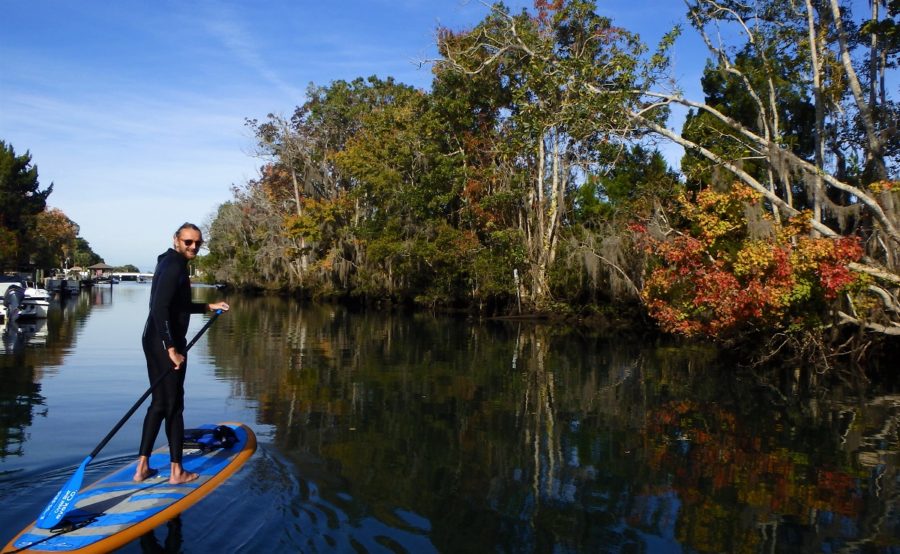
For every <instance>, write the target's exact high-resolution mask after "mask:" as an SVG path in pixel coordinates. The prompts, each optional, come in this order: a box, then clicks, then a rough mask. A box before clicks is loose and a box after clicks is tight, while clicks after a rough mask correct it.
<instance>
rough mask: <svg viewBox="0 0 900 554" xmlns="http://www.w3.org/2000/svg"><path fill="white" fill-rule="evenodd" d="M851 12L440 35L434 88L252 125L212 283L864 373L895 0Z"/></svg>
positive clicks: (888, 200)
mask: <svg viewBox="0 0 900 554" xmlns="http://www.w3.org/2000/svg"><path fill="white" fill-rule="evenodd" d="M869 8H870V10H869V11H868V12H866V13H854V12H853V11H852V10H851V9H850V5H849V4H847V3H843V2H841V1H839V0H802V1H800V0H758V1H755V2H751V3H746V2H738V1H735V0H687V1H686V9H687V13H686V16H685V21H684V24H683V25H681V26H676V27H675V28H673V29H672V30H671V32H669V33H667V34H666V35H665V36H664V37H663V38H662V40H661V41H660V43H659V44H658V45H656V46H654V47H653V48H650V47H648V46H647V45H646V44H645V43H644V42H642V41H641V39H640V37H639V36H638V35H637V34H635V33H633V32H631V31H629V30H627V29H624V28H622V27H619V26H617V25H615V24H614V22H613V20H612V19H611V18H609V17H606V16H603V15H601V14H599V13H598V11H597V6H596V4H595V2H593V1H590V0H554V1H550V0H536V1H535V4H534V9H532V10H523V11H521V12H518V13H513V12H511V11H510V10H509V9H507V8H506V7H505V6H504V5H503V4H499V3H498V4H495V5H494V6H493V7H492V9H491V10H490V13H488V14H487V15H486V16H485V18H484V19H483V20H482V21H481V22H479V23H478V24H477V25H476V26H475V27H474V28H472V29H470V30H464V31H455V30H451V29H446V28H442V29H439V32H438V52H439V56H438V58H437V59H435V60H430V61H429V62H430V64H431V67H432V70H433V75H434V77H433V81H432V86H431V90H430V91H422V90H417V89H415V88H413V87H410V86H407V85H404V84H402V83H398V82H396V81H395V80H394V79H392V78H390V77H387V78H379V77H375V76H372V77H369V78H357V79H355V80H352V81H334V82H332V83H330V84H329V85H326V86H319V85H310V87H309V89H308V91H307V100H306V102H305V103H304V104H303V105H301V106H298V107H296V109H295V110H294V112H293V113H292V114H291V115H290V116H281V115H275V114H270V115H269V116H268V117H267V118H266V119H265V120H262V121H260V120H248V125H249V127H250V128H251V129H252V130H253V132H254V133H255V137H256V139H257V143H258V146H259V154H260V155H261V156H263V157H264V158H265V163H264V165H263V167H262V171H261V176H260V177H259V178H258V179H255V180H252V181H250V182H248V183H246V185H244V186H240V187H235V188H234V189H233V198H232V200H230V201H229V202H226V203H225V204H223V205H221V206H220V207H219V208H218V211H217V213H216V214H215V215H214V216H213V217H212V220H211V222H210V225H209V235H210V241H209V255H208V256H206V257H205V258H204V264H205V265H206V269H207V270H208V272H209V273H210V275H211V276H212V277H213V278H214V279H216V280H217V281H220V282H227V283H230V284H232V285H234V286H237V287H246V288H270V289H279V290H289V291H293V292H295V293H298V294H302V295H307V296H340V297H346V298H355V299H360V300H365V301H370V302H372V301H374V302H385V301H389V302H397V303H413V304H416V305H419V306H425V307H440V308H445V309H447V308H451V309H466V310H472V311H477V312H479V313H483V314H492V315H502V314H516V313H554V314H564V315H576V316H596V315H604V314H610V313H622V310H628V311H627V313H628V314H629V317H630V316H631V314H634V313H637V314H645V315H647V316H649V318H650V320H652V321H653V322H654V323H655V324H657V325H658V326H659V327H660V328H661V329H662V330H664V331H667V332H671V333H675V334H680V335H684V336H689V337H701V338H713V339H715V340H718V341H722V342H725V343H738V342H746V341H747V340H748V339H749V340H754V341H758V340H759V339H760V338H762V339H763V340H767V341H770V342H769V344H768V346H769V349H770V350H771V351H778V350H779V349H781V348H782V347H783V346H785V345H787V346H789V347H790V349H791V350H792V351H795V352H807V351H812V352H815V353H816V354H817V355H824V354H825V353H833V351H834V348H837V346H836V345H838V344H842V345H844V346H846V345H848V344H851V343H852V344H853V345H854V346H852V347H847V348H848V349H850V350H848V351H853V352H856V353H860V352H864V351H865V346H862V345H868V344H869V343H870V341H872V340H876V339H879V338H881V337H890V336H896V335H900V301H898V291H900V274H898V262H900V257H898V256H900V227H898V226H900V209H898V201H900V198H898V196H897V195H898V193H897V181H896V174H897V162H898V153H900V138H898V134H897V121H898V107H897V104H896V102H895V101H894V100H893V99H892V98H891V97H890V94H889V90H888V89H889V86H888V84H889V83H890V82H891V78H893V77H894V76H893V74H892V73H891V72H892V71H893V70H894V69H895V67H896V62H897V53H898V36H900V35H898V28H900V26H898V22H897V15H898V14H900V1H898V0H890V1H884V0H874V1H872V2H870V3H869ZM682 32H693V33H698V34H699V36H700V37H702V39H703V41H704V42H705V43H706V45H707V47H708V50H709V59H708V61H707V65H706V68H705V71H704V73H703V77H702V83H701V84H702V88H703V93H704V98H702V99H691V98H687V97H685V96H684V94H683V93H682V91H681V89H680V88H679V84H678V83H677V81H676V80H675V79H673V78H672V75H671V69H672V65H671V60H670V56H671V54H672V51H673V49H674V48H675V46H676V44H677V40H678V37H679V35H680V34H681V33H682ZM723 37H726V38H727V40H728V42H726V41H725V39H724V38H723ZM673 106H678V107H679V108H681V109H686V110H687V113H688V115H687V118H686V121H685V123H684V126H683V128H682V129H681V130H680V131H673V130H672V129H671V128H670V127H669V119H670V115H671V112H672V108H673ZM658 141H669V142H672V143H675V144H677V145H680V146H681V147H682V148H683V149H684V151H685V154H684V157H683V158H682V160H681V167H680V171H676V170H674V169H671V168H669V167H668V166H667V164H666V162H665V160H664V158H663V156H662V155H661V154H660V152H659V151H658V149H657V144H658ZM848 336H849V337H855V339H854V340H852V341H851V343H848V342H845V341H846V339H847V338H848ZM853 349H855V350H853Z"/></svg>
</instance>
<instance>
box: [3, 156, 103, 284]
mask: <svg viewBox="0 0 900 554" xmlns="http://www.w3.org/2000/svg"><path fill="white" fill-rule="evenodd" d="M52 192H53V184H52V183H51V184H50V186H48V187H46V188H43V189H42V188H41V184H40V181H39V179H38V168H37V165H35V164H33V163H32V159H31V154H30V153H29V152H25V154H21V155H19V154H16V151H15V148H14V147H13V145H12V144H9V143H7V142H6V141H4V140H0V272H21V273H33V272H34V271H35V270H37V269H41V270H53V269H61V268H64V267H73V266H81V267H88V266H91V265H93V264H96V263H99V262H102V261H103V258H101V257H100V256H99V255H98V254H97V253H95V252H94V251H93V249H91V245H90V244H89V243H88V241H87V240H85V239H84V238H83V237H81V236H80V235H79V227H78V224H77V223H75V222H74V221H72V220H71V219H69V218H68V216H66V214H65V213H64V212H63V211H62V210H60V209H58V208H50V207H48V206H47V198H48V197H49V196H50V194H51V193H52Z"/></svg>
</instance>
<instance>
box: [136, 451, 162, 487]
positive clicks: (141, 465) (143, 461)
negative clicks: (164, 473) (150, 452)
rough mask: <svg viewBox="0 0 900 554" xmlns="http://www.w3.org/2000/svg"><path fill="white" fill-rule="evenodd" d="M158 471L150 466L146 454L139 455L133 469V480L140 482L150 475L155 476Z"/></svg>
mask: <svg viewBox="0 0 900 554" xmlns="http://www.w3.org/2000/svg"><path fill="white" fill-rule="evenodd" d="M158 473H159V471H158V470H155V469H153V468H152V467H150V459H149V458H148V457H147V456H140V457H139V458H138V463H137V467H136V468H135V470H134V477H133V479H134V480H135V482H137V483H140V482H141V481H146V480H147V479H149V478H151V477H155V476H156V475H157V474H158Z"/></svg>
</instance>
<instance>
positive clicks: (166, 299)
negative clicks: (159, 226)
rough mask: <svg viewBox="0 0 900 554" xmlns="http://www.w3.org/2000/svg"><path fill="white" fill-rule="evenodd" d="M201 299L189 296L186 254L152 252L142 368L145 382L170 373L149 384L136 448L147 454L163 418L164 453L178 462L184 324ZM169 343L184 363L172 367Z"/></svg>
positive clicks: (181, 436)
mask: <svg viewBox="0 0 900 554" xmlns="http://www.w3.org/2000/svg"><path fill="white" fill-rule="evenodd" d="M206 310H207V305H206V304H200V303H197V302H192V301H191V281H190V279H189V277H188V270H187V259H186V258H185V257H184V256H182V255H181V254H179V253H178V252H176V251H175V250H173V249H171V248H170V249H169V250H167V251H166V252H164V253H163V254H160V256H159V258H157V263H156V269H155V270H154V272H153V284H152V285H151V288H150V315H149V316H148V317H147V323H146V324H145V325H144V335H143V337H142V343H143V346H144V356H146V358H147V374H148V376H149V378H150V382H151V383H154V382H156V380H157V378H158V377H159V376H160V375H162V374H163V373H169V374H170V375H169V376H168V377H166V378H165V379H163V380H162V382H161V383H160V384H159V385H157V387H156V388H155V389H154V390H153V396H152V400H151V401H150V407H149V408H147V415H146V417H144V429H143V433H142V435H141V447H140V450H139V451H138V454H139V455H141V456H149V455H150V452H151V451H152V450H153V443H154V442H156V435H158V434H159V428H160V426H161V425H162V422H163V421H164V420H165V422H166V437H167V438H168V439H169V457H170V459H171V461H172V462H174V463H181V449H182V444H183V442H184V417H183V415H182V413H183V412H184V375H185V372H186V371H187V353H186V352H185V351H184V349H185V346H187V339H186V335H187V328H188V323H190V318H191V314H192V313H203V312H205V311H206ZM170 346H174V347H175V349H176V350H177V351H178V352H179V353H180V354H181V355H183V356H185V360H184V363H183V364H182V365H181V368H180V369H178V370H177V371H173V370H172V368H173V365H174V364H173V363H172V360H171V359H170V358H169V353H168V351H167V349H168V348H169V347H170Z"/></svg>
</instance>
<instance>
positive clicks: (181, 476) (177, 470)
mask: <svg viewBox="0 0 900 554" xmlns="http://www.w3.org/2000/svg"><path fill="white" fill-rule="evenodd" d="M198 477H200V476H199V475H198V474H196V473H194V472H192V471H185V470H184V468H183V467H181V464H172V473H171V474H170V475H169V484H170V485H183V484H184V483H190V482H191V481H195V480H196V479H197V478H198Z"/></svg>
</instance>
